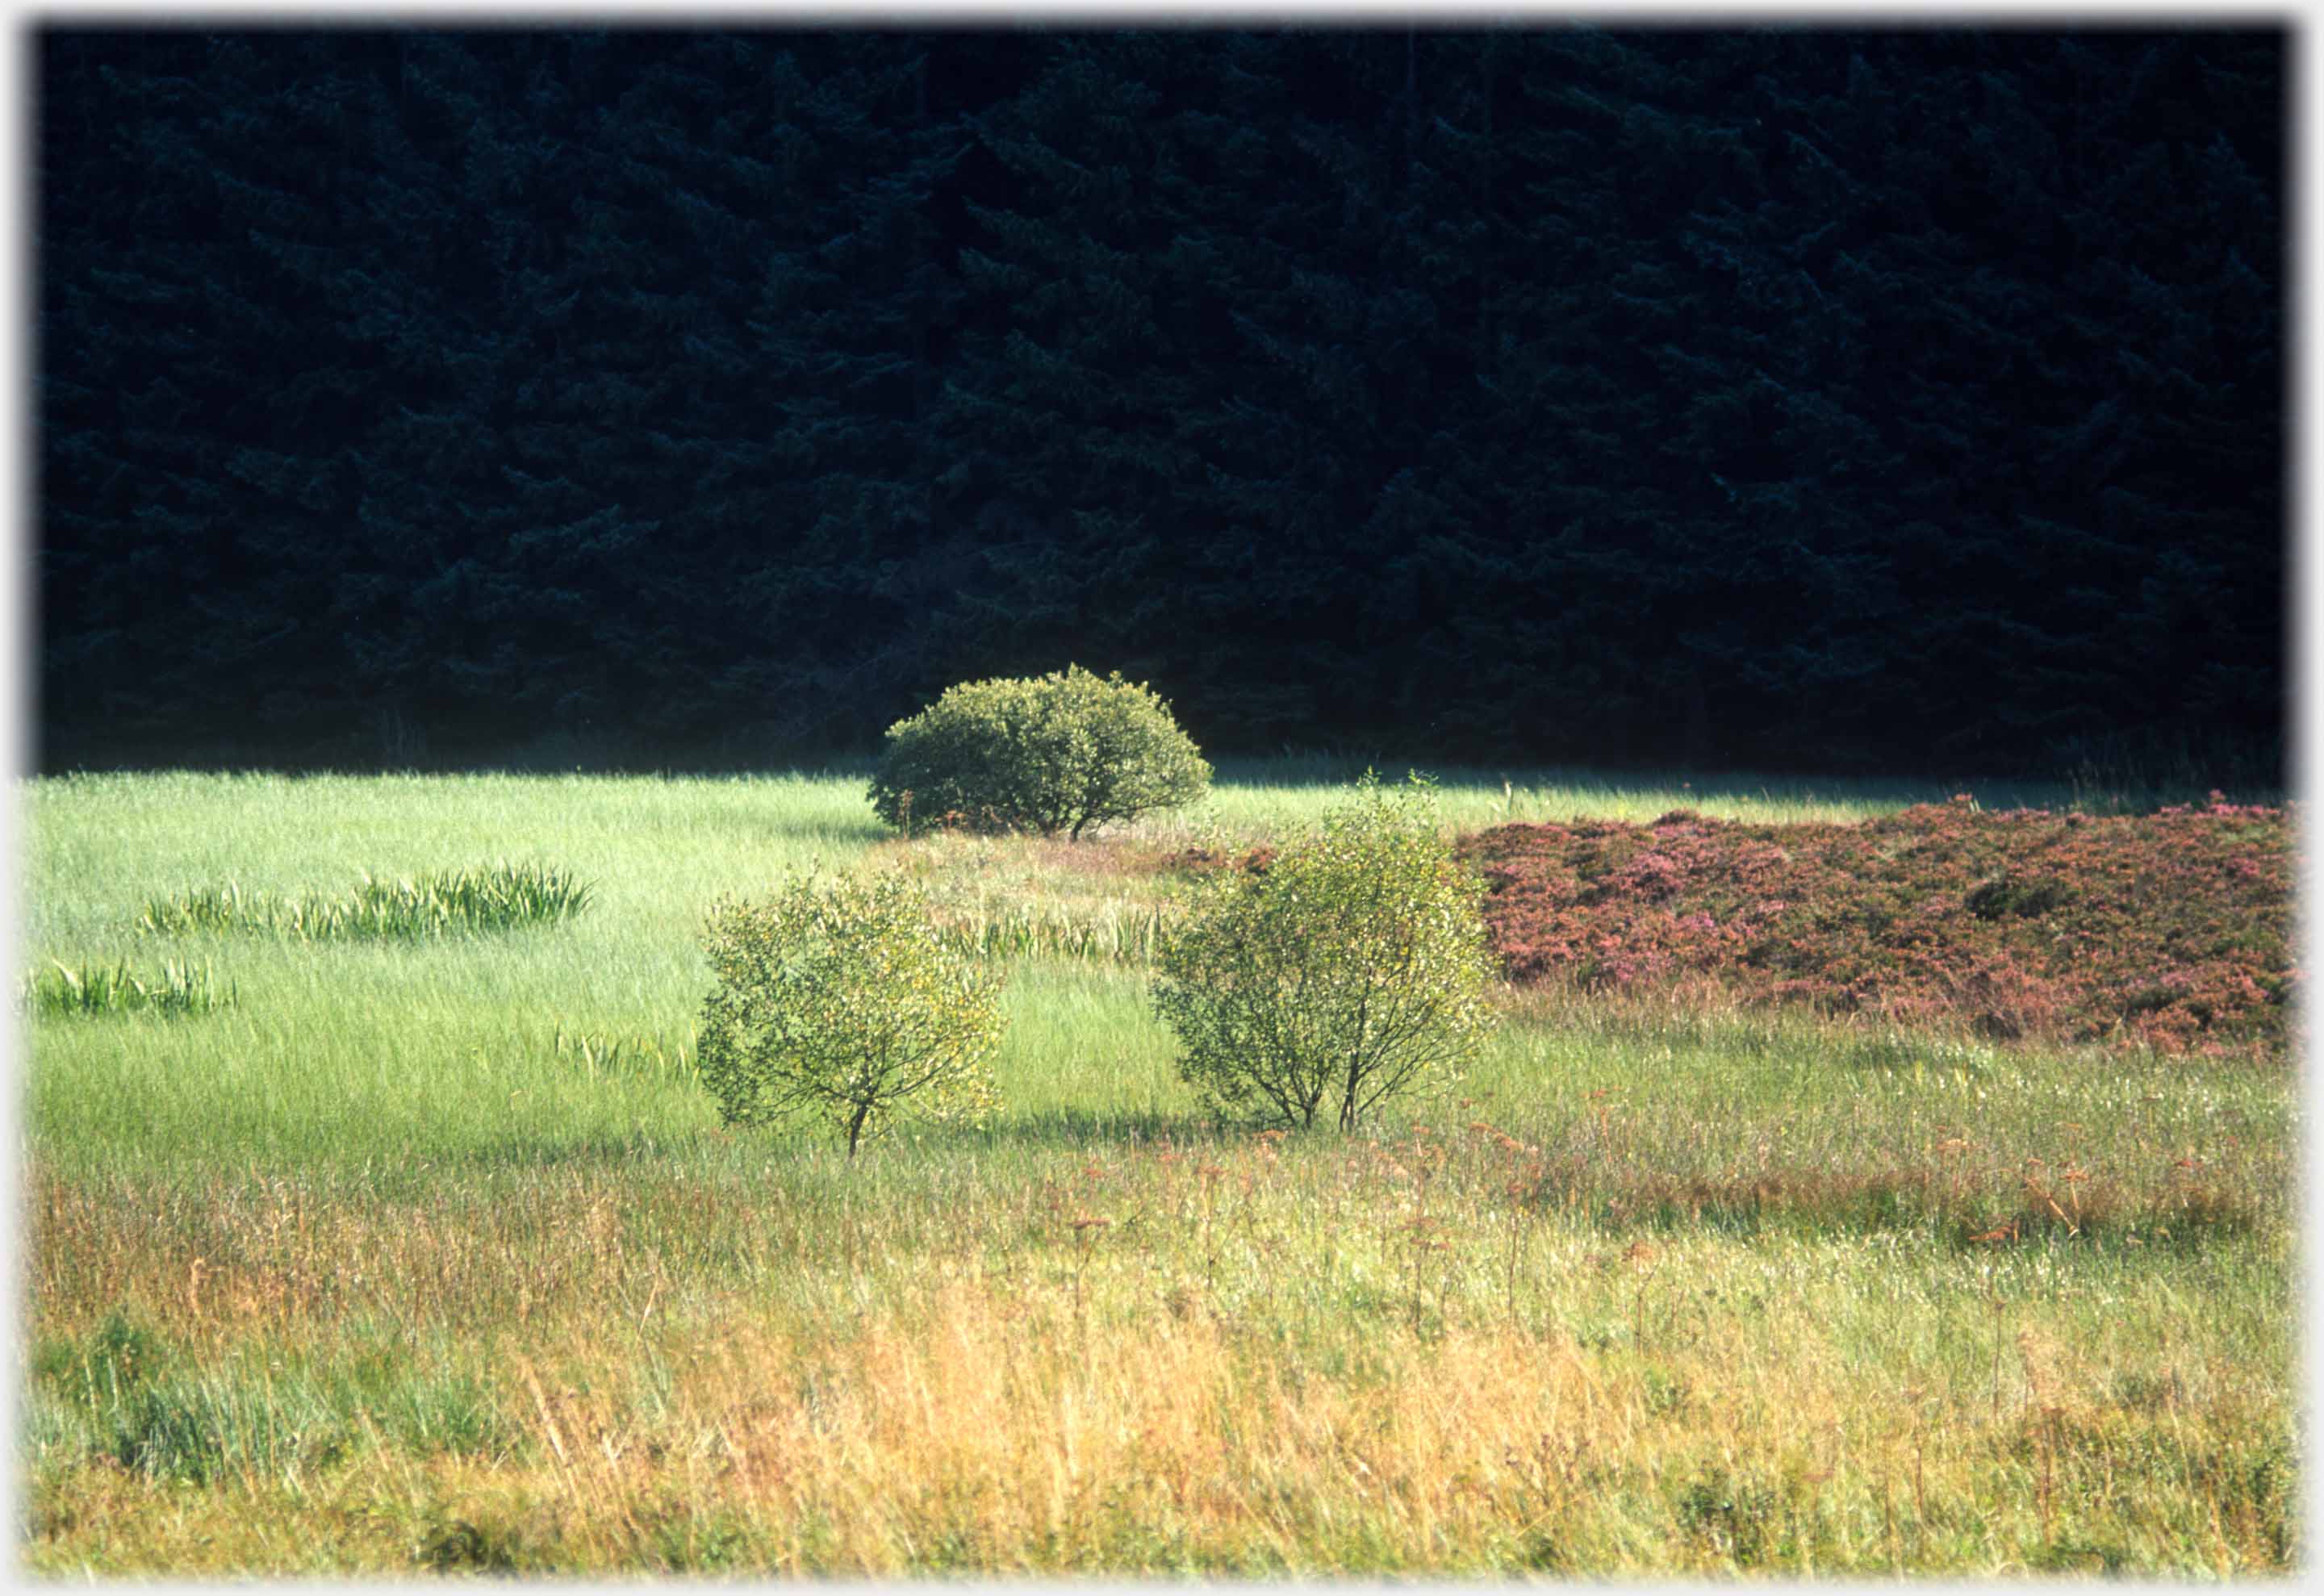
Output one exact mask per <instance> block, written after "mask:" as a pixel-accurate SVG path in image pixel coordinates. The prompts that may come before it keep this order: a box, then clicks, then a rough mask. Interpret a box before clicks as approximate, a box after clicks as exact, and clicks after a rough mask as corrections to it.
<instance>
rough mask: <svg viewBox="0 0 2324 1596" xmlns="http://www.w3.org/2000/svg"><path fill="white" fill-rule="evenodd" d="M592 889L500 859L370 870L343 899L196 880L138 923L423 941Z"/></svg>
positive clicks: (520, 918) (149, 928) (558, 912)
mask: <svg viewBox="0 0 2324 1596" xmlns="http://www.w3.org/2000/svg"><path fill="white" fill-rule="evenodd" d="M592 896H593V889H592V888H590V887H589V886H588V885H587V884H586V883H585V882H582V881H576V879H575V878H574V877H572V876H571V875H569V874H567V872H564V871H562V870H559V869H558V868H557V867H556V866H554V865H548V864H537V863H524V864H509V863H498V864H491V865H478V866H473V867H470V868H467V869H464V870H432V871H422V872H420V873H419V874H417V875H409V876H374V875H373V874H371V873H370V872H368V871H366V872H364V873H363V874H362V876H361V878H360V880H359V881H357V883H356V886H355V891H354V892H352V893H351V894H349V895H347V896H346V897H344V898H322V897H315V896H311V895H306V894H301V895H299V896H296V897H291V898H276V897H272V896H270V895H267V894H263V893H247V894H246V893H244V891H243V890H242V888H241V886H240V885H239V884H238V883H235V882H233V881H228V882H226V884H225V885H223V886H216V887H196V888H192V889H189V890H187V891H184V892H180V893H179V894H177V895H176V896H175V897H171V898H156V899H151V900H150V901H148V902H147V904H146V906H145V910H144V912H143V914H142V915H140V916H139V917H138V919H137V929H138V930H139V931H141V932H143V933H146V934H147V935H151V936H183V935H185V934H187V933H189V932H220V931H240V930H251V931H263V932H270V933H272V934H274V935H276V936H288V937H291V938H294V939H296V940H299V941H302V942H322V941H337V940H342V939H362V938H370V939H379V940H395V939H403V940H420V939H423V938H427V937H432V936H457V935H460V934H463V933H479V932H497V931H513V930H517V929H520V928H521V927H526V926H536V925H546V924H549V923H551V922H553V921H557V920H561V919H569V918H572V917H573V916H575V915H577V914H580V913H581V912H582V911H583V910H584V909H587V908H588V907H589V903H590V900H591V898H592Z"/></svg>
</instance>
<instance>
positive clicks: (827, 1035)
mask: <svg viewBox="0 0 2324 1596" xmlns="http://www.w3.org/2000/svg"><path fill="white" fill-rule="evenodd" d="M704 946H705V949H706V950H707V951H708V953H709V955H710V966H711V970H712V973H714V974H715V977H716V979H717V984H716V986H715V988H713V989H712V991H711V992H710V995H709V996H708V997H707V998H706V999H705V1000H704V1002H703V1010H702V1038H701V1049H700V1054H699V1059H700V1070H701V1077H702V1082H703V1084H704V1085H705V1086H706V1087H707V1088H708V1089H709V1090H710V1092H711V1093H712V1095H714V1096H715V1097H716V1098H717V1100H718V1106H719V1110H720V1112H721V1114H722V1116H723V1117H724V1120H725V1121H726V1122H727V1123H728V1124H730V1125H759V1124H764V1123H767V1122H769V1121H774V1120H778V1119H780V1118H783V1117H785V1116H788V1115H790V1114H794V1113H807V1114H810V1115H816V1116H820V1117H822V1118H825V1119H826V1120H827V1121H830V1122H831V1123H833V1124H834V1125H835V1126H836V1127H837V1128H838V1129H839V1130H841V1131H842V1132H843V1133H844V1135H845V1136H846V1138H847V1150H848V1154H849V1156H850V1157H853V1154H854V1152H855V1149H856V1146H857V1144H858V1143H859V1142H861V1141H862V1139H864V1138H865V1137H866V1136H871V1135H877V1134H879V1133H880V1132H881V1130H884V1129H885V1128H886V1127H887V1126H888V1124H889V1123H890V1121H892V1120H893V1119H894V1118H895V1117H896V1116H897V1115H899V1114H901V1113H908V1114H911V1115H913V1116H916V1117H918V1118H921V1119H926V1120H934V1121H962V1120H965V1121H974V1120H976V1119H979V1118H981V1117H982V1114H983V1113H984V1112H985V1110H986V1109H987V1108H989V1107H990V1106H991V1102H992V1095H993V1094H992V1084H991V1075H990V1073H989V1071H988V1069H987V1067H986V1066H987V1061H988V1060H989V1059H990V1058H991V1054H992V1051H993V1049H994V1048H995V1047H997V1046H998V1045H999V1043H1000V1038H1001V1008H1000V1003H999V993H1000V987H1001V980H1000V977H999V975H998V974H997V973H993V972H991V971H989V970H987V969H985V968H983V967H981V966H979V965H978V964H976V963H975V962H974V961H973V960H972V959H970V958H969V957H967V956H966V955H963V954H961V953H958V952H956V951H954V949H952V948H949V947H947V946H945V944H944V943H943V942H942V941H941V940H939V939H938V937H937V936H936V930H935V927H933V925H932V924H931V923H930V921H929V918H928V913H927V902H926V899H924V898H923V896H922V895H921V893H920V892H919V890H918V888H916V887H914V886H913V885H912V884H911V883H910V882H909V881H906V880H904V879H903V878H902V877H899V876H894V875H877V876H869V877H854V876H843V877H838V878H835V879H822V878H818V877H816V876H812V875H809V876H804V877H800V878H798V879H796V880H794V881H791V882H790V883H789V884H788V885H787V886H786V887H784V888H783V889H782V890H780V891H779V892H778V893H777V894H776V895H775V896H774V897H772V898H770V899H767V900H766V901H764V902H755V903H753V902H737V901H732V900H728V901H722V902H720V903H718V904H716V905H715V906H714V907H713V909H711V911H710V917H709V925H708V928H707V931H706V933H705V937H704Z"/></svg>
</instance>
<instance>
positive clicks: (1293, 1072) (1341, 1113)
mask: <svg viewBox="0 0 2324 1596" xmlns="http://www.w3.org/2000/svg"><path fill="white" fill-rule="evenodd" d="M1482 895H1483V888H1482V885H1481V883H1480V881H1478V880H1477V878H1476V877H1475V876H1474V875H1472V874H1471V872H1470V870H1469V868H1468V867H1467V866H1466V865H1465V864H1464V863H1462V862H1461V861H1460V860H1459V859H1457V858H1455V857H1454V855H1453V853H1452V846H1451V844H1449V843H1448V842H1447V841H1446V840H1445V839H1444V837H1443V835H1442V832H1441V830H1440V828H1439V827H1438V826H1437V825H1436V817H1435V812H1434V804H1433V802H1432V801H1431V799H1430V796H1429V794H1428V792H1427V790H1426V789H1425V786H1424V785H1423V784H1421V783H1420V782H1419V781H1418V780H1417V779H1416V780H1415V782H1414V784H1413V785H1411V786H1409V787H1407V788H1405V789H1385V788H1382V787H1381V786H1380V785H1379V783H1378V782H1377V781H1376V780H1372V779H1371V778H1369V777H1367V779H1366V781H1365V783H1364V784H1363V786H1361V787H1360V789H1358V790H1357V792H1356V795H1355V796H1354V798H1352V799H1351V800H1350V801H1349V802H1347V803H1345V804H1342V805H1341V806H1339V807H1336V808H1334V809H1333V810H1331V811H1330V812H1328V813H1327V814H1326V815H1325V816H1323V818H1322V819H1321V820H1320V821H1319V822H1318V823H1317V824H1316V825H1315V826H1314V827H1313V828H1312V829H1311V830H1310V831H1309V832H1308V833H1307V835H1305V837H1303V838H1301V839H1299V840H1296V841H1294V842H1291V843H1288V844H1286V845H1285V846H1284V847H1283V848H1282V849H1281V850H1280V851H1279V852H1278V853H1277V855H1276V857H1275V859H1274V861H1273V862H1272V863H1270V864H1269V866H1268V869H1267V871H1266V872H1264V873H1263V874H1260V873H1250V872H1241V873H1235V872H1229V873H1225V874H1222V875H1220V876H1217V877H1213V879H1212V882H1211V884H1210V887H1209V889H1208V897H1207V899H1206V900H1204V901H1203V902H1201V903H1199V904H1198V905H1197V906H1196V908H1195V909H1194V910H1193V911H1192V912H1191V913H1190V914H1189V916H1188V917H1187V918H1186V920H1185V922H1184V923H1183V924H1182V925H1181V926H1180V927H1179V928H1178V930H1177V931H1176V933H1175V935H1173V936H1171V937H1170V939H1169V940H1168V941H1167V943H1166V944H1165V945H1164V946H1163V949H1162V952H1161V955H1160V959H1159V970H1158V973H1157V976H1156V979H1155V983H1154V1004H1155V1008H1156V1010H1157V1012H1158V1013H1159V1014H1160V1015H1161V1017H1162V1019H1163V1020H1164V1021H1165V1022H1166V1023H1167V1024H1168V1025H1169V1027H1170V1028H1171V1029H1173V1030H1174V1031H1176V1033H1177V1035H1178V1040H1179V1045H1180V1048H1181V1056H1180V1060H1179V1067H1180V1071H1181V1073H1182V1074H1184V1075H1185V1078H1186V1079H1187V1081H1188V1082H1189V1083H1190V1084H1193V1085H1194V1087H1195V1088H1196V1089H1197V1090H1199V1091H1201V1092H1202V1093H1203V1094H1204V1095H1205V1096H1206V1097H1207V1098H1209V1099H1210V1101H1211V1102H1212V1103H1213V1105H1214V1106H1216V1107H1217V1108H1219V1109H1220V1110H1221V1111H1222V1112H1227V1113H1230V1114H1233V1115H1236V1116H1239V1117H1240V1116H1256V1117H1259V1118H1261V1119H1267V1120H1272V1121H1277V1122H1279V1123H1284V1124H1289V1125H1296V1126H1307V1125H1312V1124H1314V1122H1315V1120H1316V1117H1317V1115H1318V1114H1324V1115H1328V1116H1330V1117H1331V1118H1333V1120H1334V1121H1336V1122H1337V1123H1338V1124H1339V1126H1340V1128H1341V1129H1342V1130H1354V1129H1356V1127H1357V1126H1358V1125H1360V1123H1361V1122H1362V1121H1363V1120H1364V1117H1365V1116H1366V1115H1367V1114H1368V1113H1369V1112H1371V1110H1372V1109H1374V1108H1375V1107H1377V1106H1378V1105H1379V1103H1381V1102H1384V1101H1386V1100H1387V1099H1388V1098H1389V1097H1392V1096H1394V1095H1396V1094H1397V1093H1402V1092H1405V1091H1407V1090H1410V1089H1412V1088H1414V1087H1416V1086H1418V1085H1421V1084H1424V1083H1426V1082H1430V1081H1434V1082H1436V1083H1439V1084H1444V1083H1449V1082H1450V1081H1451V1080H1452V1079H1454V1078H1456V1077H1457V1076H1458V1075H1459V1074H1460V1072H1461V1071H1462V1069H1463V1068H1464V1067H1465V1066H1467V1064H1468V1062H1469V1061H1470V1060H1471V1058H1472V1057H1473V1056H1474V1055H1475V1053H1476V1050H1477V1047H1478V1045H1479V1043H1480V1040H1481V1038H1482V1037H1483V1035H1484V1033H1485V1031H1486V1029H1487V1028H1488V1027H1489V1023H1490V1021H1491V1018H1492V1011H1491V1010H1490V1008H1489V1006H1488V1004H1487V1001H1486V997H1485V992H1486V985H1487V983H1488V982H1489V981H1490V980H1491V979H1492V975H1493V964H1492V955H1491V954H1490V953H1489V951H1488V949H1487V946H1486V944H1485V934H1484V925H1483V921H1482V918H1481V916H1480V900H1481V899H1482Z"/></svg>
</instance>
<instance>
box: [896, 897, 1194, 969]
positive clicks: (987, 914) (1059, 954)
mask: <svg viewBox="0 0 2324 1596" xmlns="http://www.w3.org/2000/svg"><path fill="white" fill-rule="evenodd" d="M1171 923H1172V920H1171V917H1170V915H1169V913H1168V912H1167V910H1166V909H1163V908H1161V907H1159V906H1155V907H1147V906H1142V905H1136V904H1120V905H1115V904H1107V905H1104V906H1102V907H1100V908H1098V909H1072V908H1069V907H1066V906H1064V905H1060V904H1046V903H1030V904H1028V903H1001V904H991V903H977V904H974V905H970V906H964V907H962V908H959V909H945V910H942V911H940V913H939V918H938V920H937V923H936V931H937V935H938V936H941V937H942V938H943V939H944V940H945V942H946V943H948V944H950V945H951V946H954V947H955V948H957V949H959V950H960V951H961V952H963V953H966V954H970V955H974V956H976V957H980V958H1052V959H1091V960H1095V961H1098V962H1100V963H1102V964H1150V963H1151V962H1152V961H1153V958H1154V954H1155V950H1156V948H1157V947H1158V946H1160V945H1161V940H1162V936H1163V934H1164V932H1165V931H1167V929H1168V928H1169V927H1170V925H1171Z"/></svg>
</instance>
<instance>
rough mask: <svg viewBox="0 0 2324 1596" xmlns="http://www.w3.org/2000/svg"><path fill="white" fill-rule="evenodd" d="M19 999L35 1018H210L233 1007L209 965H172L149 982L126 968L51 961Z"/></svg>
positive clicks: (27, 981) (28, 982) (28, 981)
mask: <svg viewBox="0 0 2324 1596" xmlns="http://www.w3.org/2000/svg"><path fill="white" fill-rule="evenodd" d="M23 998H24V1006H25V1007H26V1009H27V1010H30V1011H31V1012H32V1013H34V1014H56V1015H67V1014H78V1015H91V1014H133V1013H148V1014H171V1015H175V1014H208V1013H209V1012H211V1011H212V1010H217V1009H220V1008H223V1007H225V1006H226V1004H228V1003H231V1002H232V1001H234V989H233V987H231V986H227V987H224V988H221V987H220V986H219V985H218V983H217V979H216V978H215V977H214V976H213V975H212V974H211V973H210V967H209V966H208V964H179V963H177V962H175V961H171V962H169V963H166V964H163V965H162V966H161V974H159V975H157V976H152V977H150V978H149V977H147V976H143V975H140V974H138V973H136V972H135V971H134V970H132V969H131V968H130V967H129V966H128V965H127V964H101V963H95V962H92V963H89V964H83V965H80V966H79V967H78V968H76V967H74V966H73V965H70V964H64V963H62V962H61V961H60V960H56V959H51V960H50V961H49V966H48V968H47V969H45V970H36V971H34V972H33V973H32V974H31V975H30V976H28V977H27V978H26V979H25V982H24V988H23Z"/></svg>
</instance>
